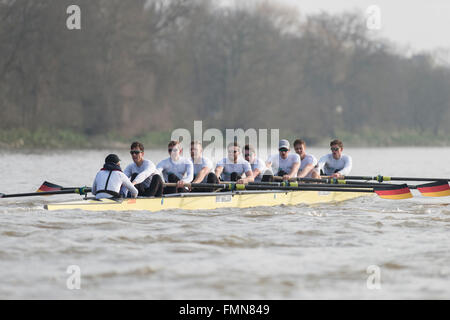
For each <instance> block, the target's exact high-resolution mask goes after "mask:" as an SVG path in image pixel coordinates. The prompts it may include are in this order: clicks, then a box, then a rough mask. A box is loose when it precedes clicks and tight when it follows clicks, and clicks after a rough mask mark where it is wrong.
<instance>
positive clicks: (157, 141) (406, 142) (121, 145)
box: [0, 128, 450, 150]
mask: <svg viewBox="0 0 450 320" xmlns="http://www.w3.org/2000/svg"><path fill="white" fill-rule="evenodd" d="M170 137H171V132H148V133H146V134H143V135H137V136H133V137H124V136H121V135H119V134H116V133H108V134H103V135H95V136H92V135H86V134H83V133H79V132H75V131H72V130H66V129H64V130H63V129H48V128H45V129H43V128H40V129H36V130H29V129H23V128H17V129H9V130H5V129H1V130H0V149H15V150H20V149H44V150H45V149H111V148H113V149H127V148H129V145H130V143H131V142H132V141H141V142H142V143H143V144H144V145H145V146H146V148H165V147H166V145H167V142H168V141H169V140H170ZM336 137H337V138H338V139H340V140H342V141H343V142H344V145H345V147H399V146H423V147H436V146H450V136H449V135H444V134H440V135H434V134H433V133H431V132H424V133H419V132H416V131H413V130H404V131H398V132H385V131H377V130H363V131H361V132H358V133H351V132H346V131H339V132H337V134H336ZM281 138H287V139H289V140H290V141H291V142H293V141H294V140H295V139H297V138H303V137H302V136H295V135H294V134H287V135H285V136H282V133H280V139H281ZM334 138H335V137H327V138H321V139H318V138H314V137H313V138H309V139H308V138H306V141H307V142H308V145H309V146H315V147H327V146H328V143H329V141H331V140H332V139H334Z"/></svg>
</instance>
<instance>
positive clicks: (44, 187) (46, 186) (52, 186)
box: [36, 181, 77, 192]
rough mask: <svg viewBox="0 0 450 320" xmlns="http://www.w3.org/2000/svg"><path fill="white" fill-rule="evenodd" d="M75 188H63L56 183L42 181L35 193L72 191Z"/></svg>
mask: <svg viewBox="0 0 450 320" xmlns="http://www.w3.org/2000/svg"><path fill="white" fill-rule="evenodd" d="M74 189H77V187H63V186H60V185H58V184H56V183H52V182H48V181H44V182H43V183H42V184H41V186H40V187H39V188H38V189H37V191H36V192H46V191H58V190H74Z"/></svg>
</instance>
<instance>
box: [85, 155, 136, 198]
mask: <svg viewBox="0 0 450 320" xmlns="http://www.w3.org/2000/svg"><path fill="white" fill-rule="evenodd" d="M122 185H123V186H124V187H125V188H126V189H128V191H130V193H131V196H132V197H133V198H136V197H137V195H138V190H137V189H136V188H135V187H134V185H133V184H132V183H131V181H130V179H128V177H127V176H126V175H125V174H124V173H123V172H122V169H121V168H120V159H119V157H118V156H117V155H116V154H110V155H108V156H107V157H106V159H105V164H104V165H103V168H102V169H101V170H100V171H99V172H98V173H97V175H96V176H95V180H94V183H93V184H92V194H93V195H95V197H96V198H97V199H102V198H120V194H119V192H120V188H121V187H122Z"/></svg>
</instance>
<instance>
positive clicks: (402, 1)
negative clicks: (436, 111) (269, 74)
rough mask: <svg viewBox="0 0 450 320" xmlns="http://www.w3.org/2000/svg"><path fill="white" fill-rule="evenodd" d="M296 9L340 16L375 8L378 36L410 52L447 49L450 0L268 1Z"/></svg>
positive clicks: (449, 38) (449, 28)
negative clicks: (292, 6)
mask: <svg viewBox="0 0 450 320" xmlns="http://www.w3.org/2000/svg"><path fill="white" fill-rule="evenodd" d="M271 1H274V2H285V3H288V4H295V5H297V6H299V8H300V10H301V11H300V12H303V14H310V13H317V12H320V11H327V12H330V13H339V12H343V11H346V10H352V9H357V10H360V11H361V12H363V13H365V12H366V9H367V8H368V7H369V6H371V5H377V6H378V7H379V8H380V13H381V29H380V30H379V31H376V32H380V35H381V37H383V38H387V39H389V40H392V41H393V42H395V43H397V44H399V45H400V46H407V47H409V48H411V49H412V50H413V51H420V50H427V51H431V50H434V49H437V48H448V49H450V35H449V34H448V33H449V31H450V0H271Z"/></svg>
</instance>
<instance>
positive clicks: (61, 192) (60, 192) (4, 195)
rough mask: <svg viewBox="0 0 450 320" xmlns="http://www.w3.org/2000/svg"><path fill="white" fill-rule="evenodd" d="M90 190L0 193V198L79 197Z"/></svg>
mask: <svg viewBox="0 0 450 320" xmlns="http://www.w3.org/2000/svg"><path fill="white" fill-rule="evenodd" d="M90 191H91V188H88V187H79V188H74V189H71V190H56V191H41V192H28V193H14V194H4V193H0V198H18V197H33V196H49V195H58V194H70V193H76V194H79V195H85V194H86V193H88V192H90Z"/></svg>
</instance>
